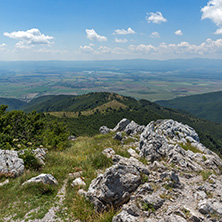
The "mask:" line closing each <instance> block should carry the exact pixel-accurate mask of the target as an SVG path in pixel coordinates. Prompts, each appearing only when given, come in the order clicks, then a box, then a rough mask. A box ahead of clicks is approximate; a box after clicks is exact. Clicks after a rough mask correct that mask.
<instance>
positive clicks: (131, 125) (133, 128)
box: [124, 120, 145, 135]
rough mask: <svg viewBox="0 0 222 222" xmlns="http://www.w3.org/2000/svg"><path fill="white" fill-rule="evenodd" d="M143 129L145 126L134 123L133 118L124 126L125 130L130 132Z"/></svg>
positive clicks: (133, 132) (138, 131)
mask: <svg viewBox="0 0 222 222" xmlns="http://www.w3.org/2000/svg"><path fill="white" fill-rule="evenodd" d="M144 129H145V126H140V125H139V124H137V123H135V122H134V121H133V120H132V121H131V122H130V123H129V124H128V125H127V126H126V128H125V130H124V131H125V132H126V133H127V134H128V135H130V134H136V133H142V132H143V130H144Z"/></svg>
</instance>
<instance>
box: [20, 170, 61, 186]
mask: <svg viewBox="0 0 222 222" xmlns="http://www.w3.org/2000/svg"><path fill="white" fill-rule="evenodd" d="M29 183H43V184H50V185H58V181H57V180H56V179H55V177H53V176H52V175H51V174H44V173H42V174H40V175H38V176H37V177H33V178H31V179H30V180H28V181H26V182H24V183H23V184H22V185H25V184H29Z"/></svg>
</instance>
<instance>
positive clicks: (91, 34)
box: [86, 29, 107, 42]
mask: <svg viewBox="0 0 222 222" xmlns="http://www.w3.org/2000/svg"><path fill="white" fill-rule="evenodd" d="M86 34H87V38H88V39H90V40H91V41H96V40H97V41H99V42H106V41H107V37H105V36H102V35H99V34H97V33H96V31H95V30H94V29H86Z"/></svg>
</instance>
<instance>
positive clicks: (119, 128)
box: [113, 119, 130, 131]
mask: <svg viewBox="0 0 222 222" xmlns="http://www.w3.org/2000/svg"><path fill="white" fill-rule="evenodd" d="M128 124H130V120H128V119H122V120H121V121H120V122H119V123H118V124H117V125H116V126H115V127H114V129H113V131H123V130H125V129H126V127H127V125H128Z"/></svg>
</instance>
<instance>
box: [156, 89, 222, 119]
mask: <svg viewBox="0 0 222 222" xmlns="http://www.w3.org/2000/svg"><path fill="white" fill-rule="evenodd" d="M156 103H157V104H159V105H161V106H164V107H169V108H173V109H179V110H183V111H186V112H189V113H190V114H192V115H195V116H197V117H199V118H203V119H207V120H210V121H213V122H217V123H222V115H221V110H222V91H219V92H212V93H205V94H200V95H194V96H186V97H180V98H176V99H172V100H161V101H157V102H156Z"/></svg>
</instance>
